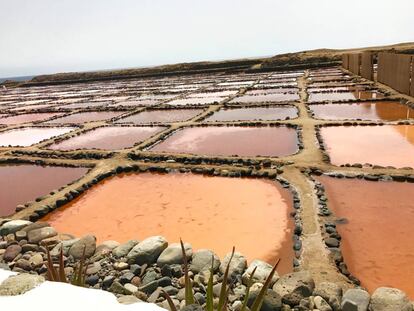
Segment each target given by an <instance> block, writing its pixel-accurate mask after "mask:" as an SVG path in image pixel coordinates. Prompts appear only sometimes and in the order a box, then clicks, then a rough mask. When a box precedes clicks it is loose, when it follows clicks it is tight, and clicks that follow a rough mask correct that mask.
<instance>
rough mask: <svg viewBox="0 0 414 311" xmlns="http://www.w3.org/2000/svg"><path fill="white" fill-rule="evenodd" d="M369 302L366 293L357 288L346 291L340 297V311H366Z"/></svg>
mask: <svg viewBox="0 0 414 311" xmlns="http://www.w3.org/2000/svg"><path fill="white" fill-rule="evenodd" d="M369 300H370V296H369V294H368V292H367V291H365V290H363V289H359V288H351V289H348V290H347V291H346V292H345V294H344V296H343V297H342V302H341V308H342V311H367V310H368V305H369Z"/></svg>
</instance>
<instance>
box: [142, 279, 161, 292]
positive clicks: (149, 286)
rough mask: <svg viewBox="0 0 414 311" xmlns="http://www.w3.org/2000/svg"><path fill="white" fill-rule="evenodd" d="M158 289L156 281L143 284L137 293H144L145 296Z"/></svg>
mask: <svg viewBox="0 0 414 311" xmlns="http://www.w3.org/2000/svg"><path fill="white" fill-rule="evenodd" d="M157 287H158V281H152V282H149V283H148V284H145V285H143V286H140V287H138V289H139V291H141V292H144V293H146V294H151V293H152V292H153V291H155V290H156V289H157Z"/></svg>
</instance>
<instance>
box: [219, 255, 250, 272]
mask: <svg viewBox="0 0 414 311" xmlns="http://www.w3.org/2000/svg"><path fill="white" fill-rule="evenodd" d="M230 257H231V253H228V254H227V255H226V256H225V257H224V259H223V261H222V262H221V265H220V272H221V273H224V271H226V268H227V264H228V263H229V261H230ZM246 266H247V260H246V257H244V256H243V254H241V253H239V252H235V253H234V255H233V258H232V259H231V262H230V268H229V276H231V275H237V274H240V275H241V274H243V272H244V270H245V269H246Z"/></svg>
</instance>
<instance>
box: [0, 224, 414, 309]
mask: <svg viewBox="0 0 414 311" xmlns="http://www.w3.org/2000/svg"><path fill="white" fill-rule="evenodd" d="M46 247H47V248H48V249H50V250H51V255H52V256H53V258H55V259H57V257H58V255H59V253H60V250H61V248H62V251H63V254H64V264H65V272H66V274H67V275H68V276H69V277H70V276H71V275H72V274H73V273H74V267H75V265H76V263H77V262H78V261H79V260H80V258H81V257H82V254H83V250H84V249H85V256H86V257H87V258H88V259H87V262H88V266H87V270H86V274H87V277H86V286H89V287H92V288H97V289H104V290H107V291H109V292H112V293H114V294H115V295H116V296H117V297H118V301H119V302H122V303H128V304H129V303H134V302H139V301H146V302H152V303H156V304H157V305H159V306H161V307H163V308H165V309H169V307H168V303H167V301H166V300H165V298H164V297H163V295H162V294H161V290H162V289H163V290H164V291H165V292H167V293H168V294H169V295H170V296H171V298H172V299H173V302H174V303H175V304H176V306H177V307H179V308H180V309H181V310H184V309H192V310H195V309H197V308H196V307H195V306H187V307H185V301H184V276H183V269H182V260H183V258H182V251H181V247H180V245H179V244H177V243H174V244H168V242H167V241H166V239H165V238H163V237H161V236H153V237H149V238H147V239H145V240H143V241H137V240H130V241H128V242H126V243H124V244H120V243H118V242H115V241H106V242H103V243H102V244H100V245H97V244H96V238H95V237H94V236H92V235H87V236H84V237H82V238H75V237H73V236H70V235H67V234H59V233H58V232H56V230H55V229H54V228H52V227H50V226H49V225H48V224H47V223H44V222H38V223H32V222H30V221H26V220H8V219H2V220H0V268H2V269H11V270H13V271H16V272H22V273H25V274H20V275H18V276H14V277H10V278H9V279H7V280H5V281H4V282H3V283H2V284H1V285H0V296H4V295H19V294H22V293H24V292H26V291H28V290H30V289H32V288H33V287H34V286H36V285H38V284H40V283H42V282H44V280H45V279H44V277H45V275H46V272H47V266H46V263H47V259H46V258H47V257H46ZM185 250H186V255H187V258H188V261H189V263H190V265H189V270H190V276H191V279H192V281H193V288H194V291H195V298H196V300H197V301H198V303H199V304H200V305H203V304H204V303H205V299H206V286H207V282H208V278H209V275H210V272H209V269H210V267H211V262H212V258H214V261H213V266H214V276H213V281H214V287H213V291H214V294H215V296H216V297H218V295H219V293H220V288H221V282H222V281H223V273H224V270H225V267H226V266H227V263H228V261H229V258H230V254H228V255H227V256H225V257H224V258H223V260H221V261H220V259H219V258H218V256H217V255H215V254H214V252H212V251H211V250H207V249H202V250H197V251H193V250H192V247H191V245H190V244H188V243H185ZM254 267H257V268H256V273H255V274H254V282H255V283H254V284H253V285H252V288H251V294H250V295H249V302H250V303H252V302H253V300H254V299H255V297H256V296H257V294H258V292H259V290H260V289H261V287H262V286H263V283H264V281H265V279H266V278H267V276H268V275H269V273H270V271H271V269H272V266H271V265H270V264H268V263H266V262H263V261H261V260H254V261H252V262H251V263H250V264H249V265H247V261H246V258H245V257H244V256H243V255H242V254H240V253H237V252H236V253H235V255H234V257H233V260H232V261H231V264H230V280H229V281H230V283H231V284H232V291H231V293H230V296H229V301H228V302H229V303H228V308H229V309H230V310H236V311H237V310H240V309H241V307H242V302H243V299H244V296H245V294H246V285H247V281H248V279H249V277H250V274H251V273H252V271H253V269H254ZM29 273H30V274H29ZM216 300H217V301H218V298H217V299H216ZM261 310H263V311H279V310H285V311H288V310H297V311H305V310H313V311H315V310H319V311H330V310H335V311H337V310H343V311H365V310H370V311H394V310H395V311H413V310H414V308H413V304H412V302H410V301H409V299H408V297H407V296H406V294H405V293H404V292H402V291H400V290H398V289H394V288H387V287H381V288H378V289H377V290H376V291H375V292H374V293H373V294H372V296H370V294H369V293H367V292H366V291H365V290H363V289H361V288H355V289H348V290H347V291H345V292H343V290H342V288H341V287H339V286H338V285H337V284H334V283H329V282H322V283H320V284H315V282H314V281H313V279H312V277H311V274H310V273H309V272H307V271H298V272H294V273H290V274H286V275H283V276H279V275H277V274H276V275H275V276H274V278H273V280H272V287H271V289H269V290H268V292H267V296H266V298H265V301H264V304H263V306H262V309H261Z"/></svg>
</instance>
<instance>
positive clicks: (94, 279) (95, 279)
mask: <svg viewBox="0 0 414 311" xmlns="http://www.w3.org/2000/svg"><path fill="white" fill-rule="evenodd" d="M98 282H99V276H97V275H96V274H95V275H90V276H88V277H87V278H86V280H85V283H86V284H88V285H90V286H94V285H95V284H98Z"/></svg>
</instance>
